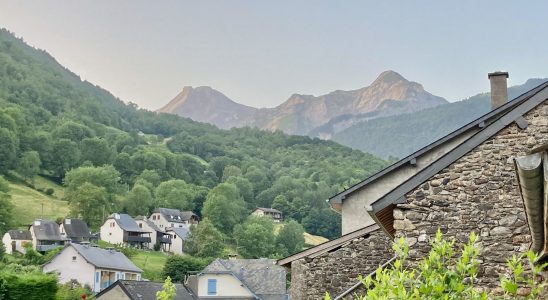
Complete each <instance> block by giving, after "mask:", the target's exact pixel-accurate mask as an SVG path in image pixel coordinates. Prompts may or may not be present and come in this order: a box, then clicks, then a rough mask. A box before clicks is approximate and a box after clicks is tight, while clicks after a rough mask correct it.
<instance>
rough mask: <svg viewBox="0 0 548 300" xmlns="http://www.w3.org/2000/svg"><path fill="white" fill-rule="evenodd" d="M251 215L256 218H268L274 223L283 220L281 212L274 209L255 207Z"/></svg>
mask: <svg viewBox="0 0 548 300" xmlns="http://www.w3.org/2000/svg"><path fill="white" fill-rule="evenodd" d="M251 214H252V215H254V216H258V217H270V218H272V220H274V222H281V221H282V220H283V217H282V212H281V211H279V210H277V209H274V208H265V207H257V208H256V209H255V210H254V211H253V212H252V213H251Z"/></svg>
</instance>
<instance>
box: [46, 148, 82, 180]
mask: <svg viewBox="0 0 548 300" xmlns="http://www.w3.org/2000/svg"><path fill="white" fill-rule="evenodd" d="M79 164H80V149H78V144H76V142H73V141H71V140H69V139H59V140H56V141H55V142H54V143H53V151H52V161H51V165H52V166H51V168H52V171H53V173H54V174H55V175H56V176H58V177H64V176H65V173H66V172H67V171H69V170H70V169H72V168H74V167H76V166H78V165H79Z"/></svg>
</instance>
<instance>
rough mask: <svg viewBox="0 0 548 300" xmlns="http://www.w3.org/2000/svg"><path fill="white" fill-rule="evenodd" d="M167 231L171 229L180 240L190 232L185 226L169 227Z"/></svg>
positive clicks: (184, 238)
mask: <svg viewBox="0 0 548 300" xmlns="http://www.w3.org/2000/svg"><path fill="white" fill-rule="evenodd" d="M169 231H173V232H174V233H175V234H176V235H177V236H178V237H180V238H181V239H182V240H186V238H187V237H188V234H189V233H190V230H189V229H188V228H187V227H173V228H170V229H169Z"/></svg>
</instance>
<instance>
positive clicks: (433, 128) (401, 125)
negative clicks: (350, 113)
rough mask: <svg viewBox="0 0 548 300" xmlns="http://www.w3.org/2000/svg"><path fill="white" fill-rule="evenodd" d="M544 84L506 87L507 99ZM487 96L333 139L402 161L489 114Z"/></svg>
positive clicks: (376, 122)
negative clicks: (401, 159)
mask: <svg viewBox="0 0 548 300" xmlns="http://www.w3.org/2000/svg"><path fill="white" fill-rule="evenodd" d="M544 81H546V79H530V80H528V81H527V82H526V83H525V84H523V85H519V86H514V87H510V88H509V89H508V98H509V99H513V98H515V97H517V96H519V95H521V94H522V93H525V92H527V91H528V90H530V89H532V88H534V87H536V86H537V85H539V84H541V83H542V82H544ZM489 97H490V96H489V94H488V93H483V94H478V95H476V96H473V97H470V98H468V99H465V100H463V101H458V102H453V103H447V104H443V105H440V106H437V107H434V108H430V109H425V110H421V111H418V112H415V113H410V114H406V115H400V116H391V117H384V118H378V119H373V120H369V121H365V122H361V123H358V124H356V125H354V126H352V127H350V128H348V129H345V130H343V131H341V132H339V133H337V134H335V135H334V136H333V140H334V141H337V142H339V143H341V144H343V145H347V146H349V147H352V148H355V149H360V150H362V151H365V152H368V153H372V154H375V155H378V156H379V157H384V158H388V157H390V156H392V157H399V158H403V157H405V156H407V155H409V154H411V153H413V152H415V151H416V150H419V149H420V148H422V147H424V146H426V145H428V144H430V143H432V142H434V141H435V140H437V139H439V138H441V137H443V136H445V135H447V134H448V133H449V132H452V131H454V130H456V129H458V128H460V127H462V126H464V125H466V124H467V123H469V122H471V121H473V120H475V119H477V118H479V117H480V116H482V115H483V114H486V113H487V112H489V110H490V109H491V104H490V99H489Z"/></svg>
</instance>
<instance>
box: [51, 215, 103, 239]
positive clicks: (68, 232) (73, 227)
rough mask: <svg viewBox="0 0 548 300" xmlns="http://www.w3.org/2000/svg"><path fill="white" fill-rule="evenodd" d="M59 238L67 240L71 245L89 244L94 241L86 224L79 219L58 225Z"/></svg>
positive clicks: (65, 221) (66, 220)
mask: <svg viewBox="0 0 548 300" xmlns="http://www.w3.org/2000/svg"><path fill="white" fill-rule="evenodd" d="M59 232H60V233H61V236H62V237H64V238H67V239H69V240H70V241H71V242H73V243H90V242H91V241H93V240H94V237H93V235H91V233H90V231H89V228H88V224H86V222H84V221H83V220H80V219H65V220H64V221H63V223H61V224H60V225H59Z"/></svg>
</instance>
